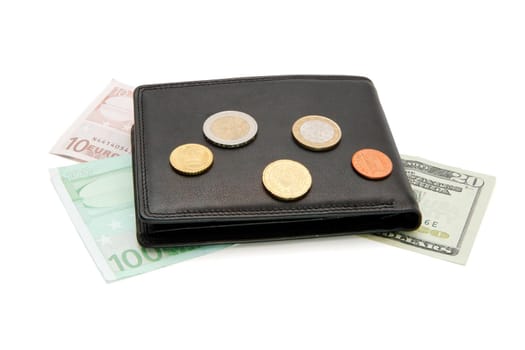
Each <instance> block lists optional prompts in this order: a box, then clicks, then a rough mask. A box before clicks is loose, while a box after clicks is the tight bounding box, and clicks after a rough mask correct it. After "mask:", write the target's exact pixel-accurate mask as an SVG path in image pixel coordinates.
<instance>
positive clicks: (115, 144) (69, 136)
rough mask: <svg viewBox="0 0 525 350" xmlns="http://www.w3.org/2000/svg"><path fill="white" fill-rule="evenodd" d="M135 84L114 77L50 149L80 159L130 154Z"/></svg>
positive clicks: (61, 154)
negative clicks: (119, 80) (124, 82)
mask: <svg viewBox="0 0 525 350" xmlns="http://www.w3.org/2000/svg"><path fill="white" fill-rule="evenodd" d="M132 126H133V87H131V86H128V85H126V84H122V83H120V82H118V81H116V80H112V81H111V82H110V83H109V85H108V86H107V87H106V88H105V89H104V91H102V93H101V94H100V95H99V96H98V97H97V98H96V99H95V100H94V101H93V102H92V103H91V104H90V105H89V106H88V108H87V109H86V110H85V111H84V113H82V114H81V115H80V116H79V117H78V118H77V120H76V121H75V122H74V123H73V124H72V125H71V127H70V128H69V129H68V130H67V131H66V132H65V133H64V134H63V135H62V136H61V137H60V139H59V140H58V142H57V143H56V144H55V146H54V147H53V148H52V149H51V153H52V154H56V155H59V156H64V157H69V158H73V159H76V160H80V161H90V160H95V159H103V158H110V157H116V156H120V155H123V154H130V153H131V143H130V137H129V134H130V130H131V127H132Z"/></svg>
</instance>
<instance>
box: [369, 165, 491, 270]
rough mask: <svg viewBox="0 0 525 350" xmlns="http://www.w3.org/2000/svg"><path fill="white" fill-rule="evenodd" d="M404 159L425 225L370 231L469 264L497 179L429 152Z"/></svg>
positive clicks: (382, 239) (379, 238)
mask: <svg viewBox="0 0 525 350" xmlns="http://www.w3.org/2000/svg"><path fill="white" fill-rule="evenodd" d="M402 160H403V166H404V168H405V172H406V174H407V177H408V181H409V182H410V184H411V186H412V189H413V190H414V193H415V195H416V198H417V200H418V202H419V207H420V209H421V212H422V215H423V220H422V223H421V226H420V227H419V228H418V229H417V230H415V231H412V232H387V233H378V234H374V235H366V237H368V238H370V239H373V240H376V241H379V242H383V243H386V244H390V245H394V246H397V247H400V248H404V249H408V250H412V251H417V252H419V253H423V254H426V255H430V256H432V257H435V258H439V259H443V260H448V261H451V262H454V263H458V264H466V262H467V259H468V256H469V254H470V251H471V249H472V245H473V243H474V240H475V238H476V234H477V232H478V229H479V226H480V224H481V220H482V218H483V215H484V213H485V210H486V208H487V205H488V203H489V200H490V196H491V194H492V190H493V189H494V185H495V182H496V179H495V178H494V177H493V176H490V175H485V174H480V173H476V172H473V171H468V170H463V169H459V168H454V167H451V166H448V165H443V164H439V163H435V162H432V161H429V160H426V159H423V158H418V157H412V156H402Z"/></svg>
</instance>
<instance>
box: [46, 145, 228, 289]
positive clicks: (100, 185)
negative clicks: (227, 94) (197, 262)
mask: <svg viewBox="0 0 525 350" xmlns="http://www.w3.org/2000/svg"><path fill="white" fill-rule="evenodd" d="M50 173H51V181H52V182H53V184H54V186H55V189H56V191H57V193H58V195H59V197H60V199H61V200H62V203H63V204H64V206H65V208H66V210H67V212H68V214H69V216H70V218H71V220H72V221H73V224H74V225H75V227H76V229H77V231H78V233H79V234H80V237H81V238H82V240H83V241H84V245H85V246H86V248H87V250H88V251H89V253H90V254H91V257H92V258H93V260H94V261H95V264H96V265H97V267H98V269H99V270H100V272H101V273H102V276H103V277H104V279H105V280H106V281H108V282H110V281H114V280H119V279H121V278H125V277H129V276H134V275H137V274H140V273H143V272H148V271H151V270H154V269H157V268H160V267H163V266H166V265H169V264H173V263H176V262H179V261H183V260H187V259H190V258H194V257H197V256H200V255H203V254H207V253H211V252H214V251H217V250H219V249H223V248H225V247H228V246H229V245H211V246H200V247H181V248H162V249H158V248H154V249H153V248H143V247H141V246H140V245H139V244H138V243H137V239H136V236H135V210H134V202H133V184H132V181H133V180H132V170H131V156H130V155H124V156H121V157H116V158H108V159H103V160H97V161H92V162H87V163H82V164H76V165H72V166H68V167H63V168H57V169H50Z"/></svg>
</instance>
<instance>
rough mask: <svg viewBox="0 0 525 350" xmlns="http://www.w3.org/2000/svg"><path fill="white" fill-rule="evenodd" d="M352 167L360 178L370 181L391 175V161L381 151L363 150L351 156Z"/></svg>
mask: <svg viewBox="0 0 525 350" xmlns="http://www.w3.org/2000/svg"><path fill="white" fill-rule="evenodd" d="M352 166H353V167H354V169H355V171H357V172H358V173H359V174H360V175H361V176H363V177H366V178H367V179H370V180H380V179H384V178H385V177H387V176H388V175H390V174H391V173H392V168H393V166H392V161H391V160H390V158H389V157H388V156H387V155H386V154H384V153H383V152H381V151H378V150H376V149H373V148H363V149H361V150H359V151H357V152H355V153H354V155H353V156H352Z"/></svg>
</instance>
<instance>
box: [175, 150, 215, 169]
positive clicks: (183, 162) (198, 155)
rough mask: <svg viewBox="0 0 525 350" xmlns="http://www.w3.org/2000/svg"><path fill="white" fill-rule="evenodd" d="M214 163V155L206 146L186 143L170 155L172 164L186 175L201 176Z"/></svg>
mask: <svg viewBox="0 0 525 350" xmlns="http://www.w3.org/2000/svg"><path fill="white" fill-rule="evenodd" d="M212 163H213V153H211V151H210V149H209V148H208V147H206V146H203V145H199V144H196V143H186V144H184V145H181V146H179V147H177V148H175V149H174V150H173V151H172V152H171V154H170V164H171V166H172V167H173V168H174V169H175V170H177V171H178V172H180V173H182V174H184V175H199V174H202V173H203V172H205V171H206V170H208V169H209V168H210V167H211V165H212Z"/></svg>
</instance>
